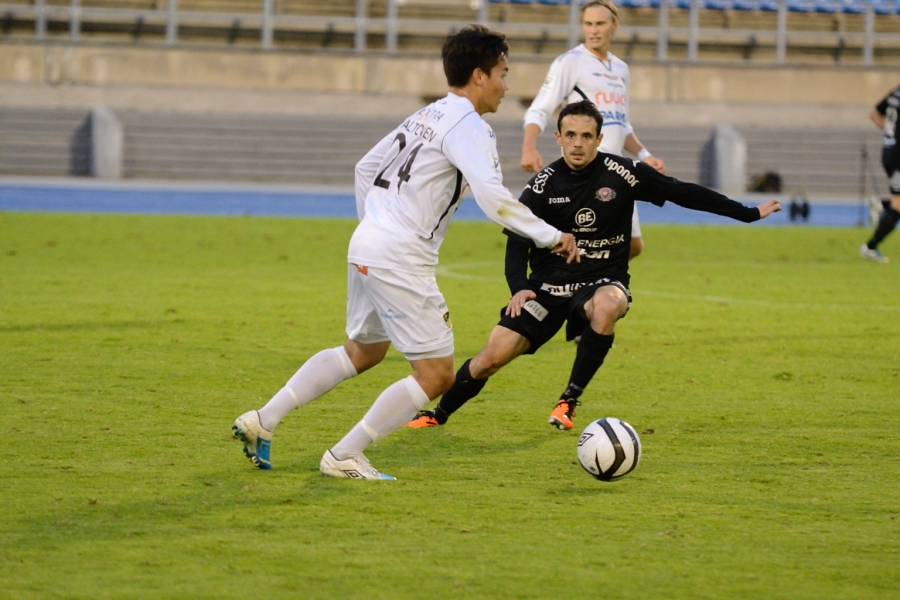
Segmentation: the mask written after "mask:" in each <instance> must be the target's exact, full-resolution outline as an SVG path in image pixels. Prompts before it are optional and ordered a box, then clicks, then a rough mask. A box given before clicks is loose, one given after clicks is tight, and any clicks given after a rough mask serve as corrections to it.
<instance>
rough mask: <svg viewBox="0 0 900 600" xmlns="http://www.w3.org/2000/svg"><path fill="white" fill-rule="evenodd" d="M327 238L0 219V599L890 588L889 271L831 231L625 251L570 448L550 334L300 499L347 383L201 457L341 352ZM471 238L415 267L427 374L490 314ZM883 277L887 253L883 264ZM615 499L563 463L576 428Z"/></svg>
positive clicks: (846, 232) (472, 337)
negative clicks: (608, 461) (309, 368)
mask: <svg viewBox="0 0 900 600" xmlns="http://www.w3.org/2000/svg"><path fill="white" fill-rule="evenodd" d="M353 226H354V224H353V223H352V222H351V221H346V220H313V219H309V220H305V219H262V218H211V217H204V218H189V217H145V216H96V215H54V214H18V213H0V350H2V352H0V356H2V359H0V400H2V429H0V431H2V434H3V444H2V450H0V452H2V460H0V473H2V481H3V494H2V500H0V539H2V542H3V543H2V544H0V598H42V599H43V598H91V599H98V598H165V597H168V598H217V599H218V598H248V597H253V598H440V597H453V598H455V597H460V598H588V597H598V596H601V597H636V598H879V599H880V598H887V597H892V596H893V597H896V596H897V594H898V593H900V591H898V590H900V442H898V440H900V438H898V432H900V410H898V409H900V358H898V354H900V353H898V350H900V295H898V291H900V277H898V269H897V266H896V265H895V264H890V265H874V264H870V263H866V262H864V261H862V260H861V259H860V258H859V257H858V256H857V249H858V247H859V244H860V243H861V242H862V241H863V240H864V239H865V238H866V236H867V235H868V233H867V232H866V231H863V230H861V229H855V230H854V229H828V228H816V229H805V228H766V227H761V226H758V225H755V226H741V225H738V226H734V227H695V226H649V225H648V226H645V240H646V243H647V250H646V252H645V254H644V255H643V256H641V257H640V258H639V259H638V260H637V261H635V263H634V265H633V268H632V275H633V279H632V287H633V290H634V305H633V307H632V310H631V312H630V313H629V315H628V316H627V317H626V318H625V319H624V320H622V321H621V322H620V323H619V326H618V331H617V337H616V345H615V348H614V349H613V350H612V352H611V353H610V355H609V358H608V359H607V363H606V365H604V367H603V368H602V369H601V371H600V372H599V374H598V377H597V378H596V379H595V380H594V382H593V383H592V384H591V386H590V387H589V388H588V390H587V392H586V394H585V397H584V398H583V399H584V405H583V406H582V407H581V409H580V410H579V413H578V416H577V421H576V430H575V431H573V432H567V433H562V432H559V431H556V430H555V429H552V428H551V427H550V426H549V425H547V423H546V419H547V415H548V414H549V412H550V410H551V409H552V406H553V404H554V401H555V400H556V398H557V395H558V394H559V393H560V392H561V391H562V389H563V387H564V385H565V383H566V378H567V376H568V372H569V369H570V366H571V360H572V357H573V355H574V354H573V353H574V348H573V346H572V345H570V344H566V343H565V342H564V341H563V340H561V339H560V338H556V339H555V340H553V341H551V342H550V343H549V344H548V345H547V346H546V347H545V348H544V349H543V350H542V351H541V352H539V353H538V354H537V355H535V356H533V357H523V358H521V359H519V360H518V361H516V362H514V363H513V364H511V365H510V366H509V367H508V368H506V369H505V370H504V371H502V372H501V373H500V374H498V375H497V376H496V377H495V379H494V380H492V381H491V382H490V383H489V384H488V386H487V387H486V388H485V391H484V392H483V393H482V395H481V396H479V397H478V398H476V399H475V400H473V401H472V402H471V403H470V404H469V405H468V406H466V407H465V408H464V409H463V410H462V411H460V412H459V413H458V414H457V415H456V417H455V418H454V419H453V420H452V421H451V422H450V423H449V424H448V425H447V426H445V427H442V428H438V429H431V430H424V431H413V430H409V429H403V430H400V431H398V432H397V433H395V434H394V435H392V436H390V437H389V438H387V439H386V440H384V441H382V442H380V443H378V444H376V445H374V446H372V447H371V448H370V449H369V450H368V451H367V455H368V456H369V457H370V458H371V459H372V462H373V463H374V464H375V465H376V466H377V467H378V468H380V469H382V470H384V471H385V472H387V473H391V474H393V475H396V476H397V477H398V481H396V482H360V481H349V480H335V479H326V478H322V477H320V475H319V472H318V463H319V458H320V457H321V455H322V453H323V452H324V450H325V449H326V448H328V447H329V446H331V445H332V444H333V443H334V442H335V441H336V440H338V439H340V437H341V436H343V434H344V433H345V432H346V431H347V430H348V429H349V428H350V427H351V426H352V425H353V424H354V423H355V422H356V421H357V420H358V419H359V418H360V417H361V416H362V415H363V413H364V412H365V410H366V409H367V408H368V407H369V406H370V405H371V403H372V401H373V399H374V398H375V396H376V395H377V394H378V393H379V392H380V391H381V390H382V389H383V388H384V387H386V386H387V385H389V384H390V383H391V382H393V381H395V380H397V379H400V378H402V377H405V376H406V375H407V374H408V366H407V364H406V363H405V361H404V360H403V358H402V356H400V355H399V354H397V353H395V352H393V351H392V352H391V353H389V355H388V358H387V359H386V361H385V362H384V364H382V365H381V366H380V367H378V368H377V369H375V370H373V371H370V372H368V373H366V374H364V375H362V376H360V377H358V378H356V379H354V380H351V381H347V382H345V383H344V384H342V385H341V386H339V387H338V388H337V389H336V390H334V391H332V392H331V393H329V394H328V395H327V396H325V397H323V398H321V399H319V400H317V401H316V402H314V403H312V404H310V405H308V406H307V407H305V408H303V409H302V410H300V411H296V412H294V413H292V414H291V415H289V416H288V417H287V418H286V419H285V420H284V421H283V422H282V424H281V425H280V426H279V428H278V430H277V432H276V435H275V442H274V445H273V453H272V458H273V463H274V467H275V468H274V470H273V471H271V472H260V471H255V470H253V469H252V468H251V467H250V465H249V463H248V462H247V461H246V460H245V459H244V457H243V455H242V453H241V451H240V443H239V442H237V441H235V440H233V439H231V438H230V435H229V434H230V431H229V427H230V425H231V423H232V421H233V419H234V418H235V417H236V416H237V415H238V414H240V413H242V412H244V411H246V410H249V409H251V408H257V407H259V406H261V405H262V404H263V403H264V402H265V401H266V400H268V398H269V397H270V396H271V395H272V394H273V393H274V392H276V391H277V390H278V389H279V388H280V387H281V386H282V385H284V382H285V381H286V380H287V379H288V378H289V377H290V376H291V375H292V374H293V373H294V371H295V370H296V369H297V368H298V367H299V365H300V364H301V363H302V362H303V361H304V360H305V359H306V358H308V357H309V356H310V355H312V354H313V353H315V352H316V351H318V350H320V349H322V348H327V347H334V346H337V345H339V344H340V343H342V341H343V320H344V298H345V277H346V266H345V256H346V244H347V240H348V239H349V235H350V233H351V231H352V229H353ZM503 244H504V238H503V236H502V235H501V233H500V230H499V228H498V227H497V226H496V225H493V224H490V223H472V222H458V223H455V224H454V225H453V226H452V228H451V232H450V235H449V237H448V240H447V242H446V244H445V247H444V250H443V252H442V258H441V260H442V267H441V269H440V274H439V282H440V285H441V287H442V291H443V292H444V295H445V296H446V298H447V301H448V303H449V306H450V309H451V313H452V317H453V324H454V331H455V334H456V341H457V354H456V359H457V361H456V362H457V365H459V364H461V361H462V360H464V359H465V358H467V357H469V356H471V355H472V354H474V353H475V352H477V351H478V350H479V349H480V347H481V346H482V344H483V343H484V341H485V340H486V339H487V334H488V333H489V332H490V330H491V328H492V327H493V326H494V324H495V323H496V318H497V314H498V311H499V309H500V307H501V306H502V305H503V304H504V303H505V301H506V300H507V297H508V292H507V290H506V286H505V283H504V281H503V277H502V270H503V267H502V261H503ZM884 252H885V254H887V255H888V256H894V257H895V258H900V234H894V236H893V237H892V238H889V239H888V242H887V243H886V244H885V246H884ZM604 416H615V417H619V418H622V419H624V420H626V421H629V422H630V423H632V424H633V425H634V426H635V428H636V429H637V431H638V432H639V433H641V436H642V441H643V445H644V455H643V457H642V461H641V464H640V465H639V467H638V468H637V469H636V470H635V472H633V473H632V474H631V475H630V476H629V477H627V478H625V479H624V480H621V481H617V482H614V483H601V482H598V481H595V480H593V479H592V478H590V477H589V476H588V475H587V474H585V473H584V472H583V471H582V470H581V467H580V466H578V465H577V464H576V462H575V461H576V456H575V443H576V440H577V437H578V433H579V432H580V430H581V428H583V427H584V426H585V425H587V424H588V423H589V422H590V421H591V420H594V419H598V418H601V417H604Z"/></svg>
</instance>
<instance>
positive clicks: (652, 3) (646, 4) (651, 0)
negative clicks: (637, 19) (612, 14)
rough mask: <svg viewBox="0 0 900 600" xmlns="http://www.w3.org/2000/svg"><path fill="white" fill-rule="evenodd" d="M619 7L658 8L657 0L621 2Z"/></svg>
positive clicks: (627, 0) (628, 0) (624, 0)
mask: <svg viewBox="0 0 900 600" xmlns="http://www.w3.org/2000/svg"><path fill="white" fill-rule="evenodd" d="M618 4H619V6H622V7H624V8H657V7H658V6H659V1H658V0H622V2H619V3H618Z"/></svg>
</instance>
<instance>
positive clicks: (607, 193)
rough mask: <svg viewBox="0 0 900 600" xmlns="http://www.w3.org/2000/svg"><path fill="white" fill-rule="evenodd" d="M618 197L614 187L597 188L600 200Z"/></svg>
mask: <svg viewBox="0 0 900 600" xmlns="http://www.w3.org/2000/svg"><path fill="white" fill-rule="evenodd" d="M615 197H616V191H615V190H614V189H612V188H600V189H599V190H597V200H599V201H600V202H609V201H610V200H612V199H613V198H615Z"/></svg>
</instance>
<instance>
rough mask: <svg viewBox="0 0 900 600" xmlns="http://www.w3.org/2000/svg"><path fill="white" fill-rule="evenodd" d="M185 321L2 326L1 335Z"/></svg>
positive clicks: (134, 326) (142, 326)
mask: <svg viewBox="0 0 900 600" xmlns="http://www.w3.org/2000/svg"><path fill="white" fill-rule="evenodd" d="M183 323H184V321H163V320H160V321H109V322H103V321H100V322H91V323H31V324H29V325H7V326H2V325H0V333H26V332H32V331H91V330H94V331H96V330H101V329H114V330H123V329H144V328H151V327H159V326H161V325H182V324H183Z"/></svg>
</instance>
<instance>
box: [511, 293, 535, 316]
mask: <svg viewBox="0 0 900 600" xmlns="http://www.w3.org/2000/svg"><path fill="white" fill-rule="evenodd" d="M535 298H537V294H535V293H534V292H532V291H531V290H522V291H521V292H516V295H515V296H513V297H512V298H510V300H509V304H507V305H506V316H507V317H512V318H514V319H515V318H516V317H518V316H519V315H521V314H522V307H523V306H525V304H526V303H527V302H528V301H529V300H534V299H535Z"/></svg>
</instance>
